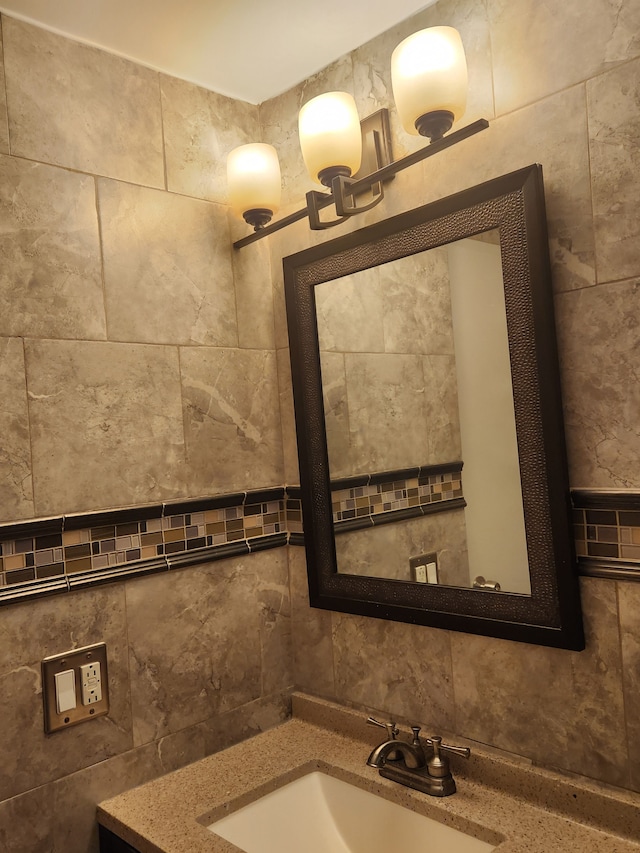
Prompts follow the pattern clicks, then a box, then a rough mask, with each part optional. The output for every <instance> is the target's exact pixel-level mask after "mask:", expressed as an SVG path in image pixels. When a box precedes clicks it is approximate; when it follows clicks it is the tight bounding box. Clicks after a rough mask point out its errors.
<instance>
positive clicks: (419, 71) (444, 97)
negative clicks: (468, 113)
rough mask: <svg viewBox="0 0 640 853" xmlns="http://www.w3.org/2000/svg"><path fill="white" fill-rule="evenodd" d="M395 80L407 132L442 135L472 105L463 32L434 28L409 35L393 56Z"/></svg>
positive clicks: (395, 95) (434, 135)
mask: <svg viewBox="0 0 640 853" xmlns="http://www.w3.org/2000/svg"><path fill="white" fill-rule="evenodd" d="M391 83H392V86H393V98H394V100H395V103H396V109H397V110H398V115H399V116H400V121H401V122H402V126H403V127H404V129H405V130H406V131H407V133H411V134H414V135H415V136H417V135H418V134H420V135H422V136H428V137H430V139H431V141H433V140H434V139H439V138H440V137H441V136H442V135H443V133H446V132H447V130H449V128H450V127H451V125H452V124H453V122H454V121H457V120H458V119H459V118H460V117H461V116H462V115H463V114H464V111H465V109H466V106H467V83H468V78H467V61H466V59H465V55H464V47H463V46H462V39H461V38H460V33H459V32H458V31H457V30H455V29H453V27H430V28H429V29H427V30H420V31H419V32H417V33H414V34H413V35H411V36H409V38H406V39H405V40H404V41H403V42H401V43H400V44H399V45H398V46H397V47H396V49H395V50H394V51H393V54H392V56H391Z"/></svg>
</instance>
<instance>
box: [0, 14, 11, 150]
mask: <svg viewBox="0 0 640 853" xmlns="http://www.w3.org/2000/svg"><path fill="white" fill-rule="evenodd" d="M0 152H1V153H3V154H8V153H9V124H8V118H7V93H6V87H5V82H4V49H3V47H2V16H0Z"/></svg>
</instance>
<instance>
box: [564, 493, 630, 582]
mask: <svg viewBox="0 0 640 853" xmlns="http://www.w3.org/2000/svg"><path fill="white" fill-rule="evenodd" d="M571 500H572V504H573V531H574V540H575V547H576V556H577V558H578V566H579V570H580V574H582V575H589V576H593V577H608V578H619V579H623V580H636V581H637V580H640V493H639V492H626V491H625V492H605V491H590V490H586V489H575V490H572V492H571Z"/></svg>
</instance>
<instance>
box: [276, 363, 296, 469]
mask: <svg viewBox="0 0 640 853" xmlns="http://www.w3.org/2000/svg"><path fill="white" fill-rule="evenodd" d="M276 362H277V365H278V394H279V398H280V423H281V426H282V453H283V456H284V481H285V483H288V484H289V485H296V484H297V483H299V482H300V474H299V472H298V444H297V439H296V421H295V413H294V410H293V389H292V384H291V359H290V358H289V350H288V349H279V350H278V351H277V353H276Z"/></svg>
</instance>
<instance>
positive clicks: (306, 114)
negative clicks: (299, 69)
mask: <svg viewBox="0 0 640 853" xmlns="http://www.w3.org/2000/svg"><path fill="white" fill-rule="evenodd" d="M298 132H299V134H300V147H301V149H302V157H303V159H304V163H305V166H306V167H307V171H308V172H309V175H310V176H311V178H312V179H313V180H314V181H317V182H318V183H321V184H324V185H325V186H331V180H332V179H333V178H334V177H335V176H336V175H346V176H347V177H349V176H350V175H353V174H355V173H356V172H357V171H358V169H359V168H360V161H361V160H362V133H361V131H360V117H359V116H358V110H357V108H356V103H355V101H354V100H353V98H352V96H351V95H349V94H347V93H346V92H326V93H325V94H324V95H318V97H317V98H312V99H311V100H310V101H308V102H307V103H306V104H305V105H304V106H303V107H302V109H301V110H300V114H299V116H298Z"/></svg>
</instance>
